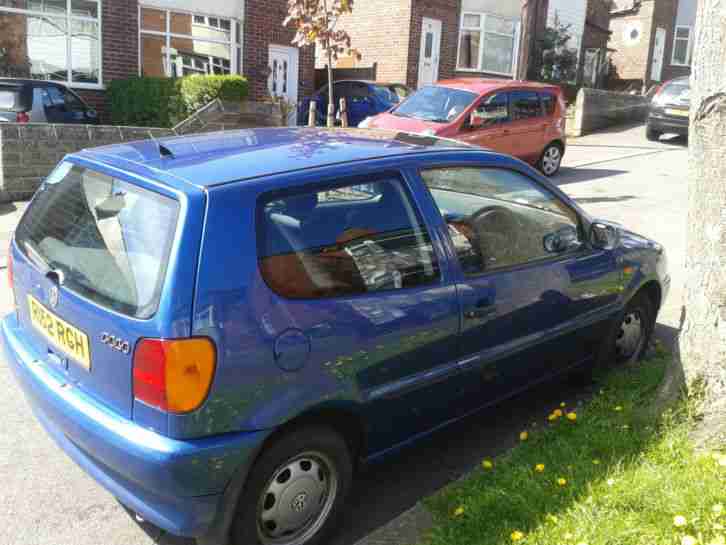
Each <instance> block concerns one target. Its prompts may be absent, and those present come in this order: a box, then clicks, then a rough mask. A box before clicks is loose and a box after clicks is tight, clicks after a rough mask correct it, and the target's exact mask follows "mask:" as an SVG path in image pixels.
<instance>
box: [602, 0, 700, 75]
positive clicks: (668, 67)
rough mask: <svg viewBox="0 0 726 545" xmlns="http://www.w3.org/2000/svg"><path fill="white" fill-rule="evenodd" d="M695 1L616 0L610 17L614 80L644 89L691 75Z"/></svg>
mask: <svg viewBox="0 0 726 545" xmlns="http://www.w3.org/2000/svg"><path fill="white" fill-rule="evenodd" d="M696 9H697V0H616V1H614V2H613V8H612V10H611V13H610V16H611V20H610V30H611V32H612V37H611V41H610V47H611V48H612V49H614V51H613V52H612V56H611V58H612V64H613V68H614V71H615V74H614V75H615V77H616V78H615V80H614V81H612V83H611V86H613V87H619V88H627V87H630V88H632V89H641V88H642V89H648V88H650V87H651V86H652V85H653V84H655V83H657V82H662V81H668V80H670V79H673V78H676V77H679V76H688V75H690V73H691V58H692V54H693V43H694V39H695V30H694V27H695V23H696Z"/></svg>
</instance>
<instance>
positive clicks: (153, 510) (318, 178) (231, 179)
mask: <svg viewBox="0 0 726 545" xmlns="http://www.w3.org/2000/svg"><path fill="white" fill-rule="evenodd" d="M160 145H161V146H163V147H164V148H165V150H166V151H165V156H164V157H161V155H160V148H159V146H160ZM67 160H68V161H70V162H73V163H75V164H78V165H81V166H87V167H89V168H93V169H95V170H97V171H99V172H103V173H105V174H108V175H110V176H115V177H118V178H120V179H123V180H126V181H129V182H130V183H134V184H137V185H139V186H140V187H144V188H146V189H149V190H151V191H155V192H157V193H161V194H163V195H166V196H168V197H170V198H172V199H174V200H176V201H177V202H178V203H179V221H178V227H177V230H176V233H175V235H174V241H173V244H172V249H171V253H170V257H169V267H168V270H167V271H166V278H165V282H164V287H163V292H162V296H161V301H160V305H159V308H158V310H157V312H156V313H155V314H154V315H153V316H152V317H151V318H149V319H147V320H137V319H131V318H127V317H124V316H121V315H118V314H116V313H113V312H110V311H107V312H103V309H100V308H99V307H97V306H96V305H94V304H93V303H91V302H90V301H88V300H85V299H83V298H82V297H80V296H77V295H75V294H73V293H71V292H69V293H65V292H64V293H63V295H62V303H61V305H62V306H59V308H58V311H59V313H61V315H63V316H64V317H65V319H67V320H69V321H73V323H74V324H75V325H77V326H78V327H80V328H81V329H83V330H84V331H86V332H87V333H88V334H89V336H90V337H92V338H95V337H97V336H99V335H100V334H101V333H102V332H104V331H112V332H119V333H120V334H122V335H123V336H124V337H126V338H131V339H134V340H135V339H140V338H144V337H158V338H185V337H189V336H207V337H209V338H211V339H213V340H214V342H215V344H216V347H217V370H216V374H215V376H214V381H213V384H212V387H211V389H210V393H209V396H208V398H207V399H206V401H205V402H204V403H203V405H202V406H201V407H200V408H199V409H197V410H195V411H193V412H191V413H189V414H183V415H174V414H167V413H164V412H162V411H159V410H157V409H154V408H152V407H149V406H147V405H145V404H143V403H141V402H139V401H136V400H134V399H133V395H132V394H131V390H130V381H131V380H132V379H131V367H130V356H128V355H127V356H126V359H125V360H124V359H123V357H122V355H120V354H112V353H110V352H109V353H100V352H99V353H97V354H95V355H94V357H95V358H104V363H111V364H112V365H99V366H98V369H97V370H98V373H96V374H94V373H93V372H92V373H91V374H90V375H89V374H88V373H85V374H83V373H81V372H79V371H78V370H74V366H73V365H72V364H68V365H67V366H66V367H65V368H59V367H54V365H53V361H54V359H53V358H51V357H50V355H49V353H48V352H49V351H48V349H47V343H45V342H44V341H43V339H42V338H41V337H40V336H39V335H38V334H37V333H34V332H33V331H32V328H30V327H29V326H28V325H27V324H28V316H27V312H28V311H27V305H26V304H25V302H24V301H23V299H24V295H21V296H20V297H19V299H18V305H17V311H16V312H14V313H12V314H11V315H9V316H8V317H6V318H5V319H4V321H3V322H2V340H3V345H4V348H5V353H6V356H7V360H8V361H9V362H10V366H11V367H12V369H13V371H14V373H15V375H16V377H17V379H18V382H19V383H20V384H21V386H22V388H23V389H24V391H25V393H26V396H27V397H28V399H29V401H30V403H31V405H32V406H33V409H34V411H35V412H36V414H37V416H38V419H39V420H40V421H41V423H42V424H43V426H44V427H45V428H46V429H47V430H48V432H49V434H50V435H51V436H52V437H53V438H54V439H55V440H56V442H57V443H58V444H59V446H60V447H61V448H62V449H63V450H64V451H65V452H67V453H68V454H69V456H71V457H72V458H73V459H74V460H75V461H76V462H77V463H78V464H79V465H81V466H82V467H83V468H84V469H85V470H86V471H87V472H88V473H90V474H91V475H92V476H93V477H94V478H96V479H97V480H98V481H99V482H100V483H101V484H102V485H103V486H105V487H106V488H107V489H109V490H110V491H111V492H112V493H113V494H114V495H116V496H117V497H118V498H119V499H120V500H121V501H122V502H123V503H124V504H125V505H127V506H129V508H131V509H132V510H134V511H136V512H138V513H140V514H141V515H142V516H143V517H144V518H146V519H147V520H150V521H151V522H153V523H154V524H156V525H158V526H160V527H162V528H164V529H166V530H168V531H170V532H172V533H174V534H178V535H185V536H203V535H209V534H210V533H213V534H216V535H224V534H225V532H226V526H227V525H228V524H229V513H230V509H231V508H232V507H233V505H234V503H235V502H236V500H237V494H238V493H239V490H240V489H241V487H242V484H243V483H244V479H245V476H246V474H247V470H248V469H249V468H250V466H251V465H252V464H253V463H254V460H255V457H256V456H257V453H258V452H259V450H260V449H261V448H263V445H264V442H265V440H267V438H268V437H270V435H271V434H273V433H274V432H275V430H278V429H279V428H280V426H282V425H285V424H286V423H288V422H290V421H291V420H294V419H296V418H298V417H300V416H301V415H305V414H311V413H319V412H320V411H326V412H327V413H331V412H334V413H337V414H341V415H346V418H350V419H352V421H354V422H356V423H359V424H360V426H361V428H362V432H363V434H364V436H365V442H364V444H363V451H362V452H361V453H360V455H361V457H362V458H367V459H369V460H373V459H377V458H380V457H381V456H382V455H384V454H387V453H389V452H391V451H393V450H396V449H398V448H400V447H401V446H403V445H405V444H407V443H409V442H411V441H413V440H415V439H417V438H418V437H420V436H422V435H425V434H427V433H430V432H431V431H432V430H434V429H437V428H438V427H441V426H442V425H445V424H447V423H448V422H450V421H452V420H455V419H458V418H461V417H463V416H465V415H467V414H470V413H471V412H473V411H476V410H479V409H480V408H481V407H483V406H486V405H490V404H492V403H495V402H497V401H498V400H500V399H502V398H504V397H508V396H510V395H513V394H514V393H516V392H518V391H520V390H523V389H525V388H527V387H528V386H530V385H532V384H533V383H535V382H538V381H541V380H545V379H547V378H549V377H551V376H554V375H557V374H560V373H563V372H566V371H567V370H568V369H569V368H571V367H573V366H576V365H586V364H588V363H589V362H592V360H593V359H594V357H595V354H596V353H597V349H598V346H599V344H600V342H601V341H602V339H603V338H604V336H605V335H606V333H607V332H608V331H609V330H610V327H611V326H612V324H613V319H614V318H615V317H616V316H617V315H618V313H620V312H621V311H622V309H623V308H624V306H625V305H626V304H627V302H628V301H629V300H630V299H631V298H632V297H633V295H634V294H635V293H637V292H638V290H640V289H641V288H642V287H643V286H644V285H646V284H648V283H654V285H657V287H658V290H659V292H660V294H661V299H662V298H664V297H665V296H666V294H667V291H668V285H669V279H668V276H667V271H666V270H665V267H666V263H665V258H664V254H663V252H662V248H660V247H659V246H658V245H657V244H655V243H653V242H651V241H649V240H647V239H644V238H642V237H639V236H637V235H634V234H632V233H629V232H627V231H624V230H623V231H622V238H621V241H620V244H619V245H618V247H617V248H614V249H613V250H599V249H594V248H591V247H589V245H587V244H586V245H584V246H583V247H582V249H581V250H580V251H579V252H577V253H574V254H568V255H566V256H562V257H556V258H552V259H547V260H544V261H542V262H538V263H536V264H534V265H529V264H528V265H526V266H521V267H515V268H513V269H507V270H502V271H500V272H495V273H489V274H484V275H481V276H479V277H474V278H472V277H467V276H465V274H464V272H463V270H462V268H461V266H460V264H459V262H458V260H457V258H456V251H455V248H454V247H453V245H452V242H451V239H450V237H449V234H448V229H447V224H446V222H445V221H444V219H443V218H442V217H441V214H440V213H439V210H438V208H437V207H436V204H435V203H434V201H433V199H432V197H431V194H430V193H429V192H428V190H427V189H426V187H425V185H424V184H423V182H422V180H421V178H420V175H419V171H420V170H421V169H424V168H433V167H443V166H472V165H476V166H487V167H493V168H505V169H512V170H516V171H518V172H520V173H522V174H524V175H525V176H528V177H529V178H530V179H532V180H534V181H535V182H536V183H537V184H540V185H541V186H542V187H543V188H546V189H547V190H548V191H550V192H551V193H553V194H554V195H556V196H557V197H558V198H559V199H561V201H562V202H563V203H565V204H566V205H567V206H569V207H571V208H572V209H573V211H575V212H577V214H578V216H579V217H580V218H581V221H582V225H581V228H582V230H583V233H584V232H585V231H586V230H587V229H588V226H589V223H590V222H591V219H590V218H589V217H588V216H587V215H586V214H585V213H584V212H583V211H582V210H580V209H579V207H578V206H577V205H576V204H575V203H574V202H572V201H571V200H570V199H569V198H568V197H567V196H566V195H564V194H563V193H562V192H561V191H560V190H559V189H557V188H556V187H554V186H553V185H552V184H551V183H550V182H549V181H547V180H546V179H545V178H543V177H542V176H540V175H539V174H538V173H536V172H535V171H534V170H533V169H531V168H530V167H529V166H527V165H525V164H524V163H522V162H521V161H518V160H516V159H513V158H510V157H506V156H502V155H499V154H495V153H491V152H487V151H483V150H479V149H474V148H469V147H461V146H459V145H456V144H455V143H449V142H446V141H441V140H434V139H430V138H424V137H417V136H412V135H395V134H393V133H390V134H387V133H382V132H370V131H360V130H359V131H353V132H347V131H338V130H335V131H324V130H319V129H310V130H296V129H260V130H246V131H235V132H231V133H220V134H210V135H200V136H192V137H187V138H168V139H161V140H158V141H147V142H136V143H131V144H120V145H116V146H110V147H105V148H97V149H96V150H89V151H85V152H81V153H78V154H75V155H72V156H69V157H68V158H67ZM382 175H385V176H386V177H389V178H395V179H397V180H399V181H400V183H401V184H402V186H403V187H404V188H405V192H406V193H407V194H408V195H409V197H410V199H411V202H412V203H413V205H414V206H415V210H416V213H417V214H418V216H419V217H420V218H421V221H422V222H423V224H424V225H425V227H426V229H427V231H428V234H429V236H430V239H431V246H432V251H433V255H434V256H435V259H436V261H437V263H438V265H439V268H440V279H439V280H438V281H436V282H434V283H431V284H427V285H423V286H419V287H417V288H409V289H406V290H401V291H396V290H392V291H384V292H371V293H365V294H362V295H355V296H348V297H335V298H327V299H316V300H311V299H300V300H291V299H285V298H284V297H282V296H281V295H279V294H277V293H276V292H274V291H273V290H272V289H271V288H270V287H269V286H268V285H267V283H266V282H265V280H264V278H263V277H262V275H261V273H260V269H259V266H258V255H259V250H258V233H257V227H256V223H257V219H258V216H257V214H258V204H259V203H260V202H263V201H264V200H265V199H266V198H268V197H269V196H270V195H277V194H281V193H284V192H286V191H294V190H295V189H298V188H302V187H310V186H314V187H316V188H319V189H320V190H323V189H327V188H330V187H335V186H336V185H343V184H349V185H354V184H357V183H368V181H369V180H371V179H374V178H375V177H377V176H382ZM29 210H30V209H29ZM11 252H12V256H13V258H14V272H15V292H16V296H17V295H18V294H25V293H36V294H37V296H38V297H39V298H40V297H42V294H43V293H44V292H45V290H47V287H48V286H47V285H46V281H47V279H44V278H41V279H38V274H37V271H35V269H34V268H33V265H31V263H30V262H29V261H28V259H27V258H25V257H24V255H23V253H22V252H21V251H20V250H19V249H18V248H17V246H16V245H14V244H13V245H12V246H11ZM469 315H473V316H475V317H476V319H475V320H473V321H472V320H470V319H467V318H466V316H469ZM114 358H115V359H114Z"/></svg>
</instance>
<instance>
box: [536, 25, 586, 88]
mask: <svg viewBox="0 0 726 545" xmlns="http://www.w3.org/2000/svg"><path fill="white" fill-rule="evenodd" d="M571 26H572V25H565V24H562V23H561V22H560V19H559V17H558V16H557V15H555V19H554V24H553V26H551V27H547V29H546V30H545V33H544V36H543V38H542V45H541V48H542V78H543V79H544V80H546V81H567V82H569V81H573V80H574V79H576V71H577V57H578V52H577V50H576V49H573V48H571V47H568V44H569V42H570V40H571V39H572V35H571V34H570V27H571Z"/></svg>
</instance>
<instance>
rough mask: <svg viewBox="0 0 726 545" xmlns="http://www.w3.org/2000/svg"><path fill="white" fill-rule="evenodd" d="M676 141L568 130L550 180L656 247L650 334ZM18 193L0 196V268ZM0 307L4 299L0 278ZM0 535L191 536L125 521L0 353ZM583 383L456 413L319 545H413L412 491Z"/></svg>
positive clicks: (674, 304) (673, 194)
mask: <svg viewBox="0 0 726 545" xmlns="http://www.w3.org/2000/svg"><path fill="white" fill-rule="evenodd" d="M687 158H688V153H687V149H686V146H685V143H684V142H683V141H678V140H675V141H664V142H661V143H657V144H654V143H650V142H647V141H646V140H645V137H644V129H643V127H625V128H618V129H614V130H610V131H608V132H604V133H599V134H597V135H591V136H587V137H584V138H579V139H573V140H571V142H570V145H569V148H568V150H567V154H566V156H565V163H564V166H563V169H562V172H561V173H560V175H559V176H557V177H556V178H555V179H554V182H555V183H556V184H557V185H559V186H560V187H561V188H562V189H563V190H564V191H565V192H567V193H568V194H570V195H571V196H573V197H574V198H575V199H576V200H577V201H578V202H579V203H580V204H581V205H582V206H583V207H584V208H585V209H586V210H587V211H588V212H590V213H591V214H593V215H595V216H597V217H602V218H607V219H611V220H615V221H619V222H622V223H623V224H625V225H626V226H628V227H629V228H630V229H632V230H634V231H636V232H639V233H641V234H644V235H646V236H649V237H652V238H654V239H656V240H658V241H660V242H661V243H663V244H664V245H665V246H666V249H667V251H668V256H669V262H670V268H671V271H672V275H673V288H672V290H671V295H670V297H669V299H668V300H667V301H666V302H665V305H664V308H663V310H662V312H661V315H660V316H659V326H658V334H659V335H661V336H664V337H668V336H670V337H672V336H673V335H675V332H676V329H677V327H678V326H679V316H680V308H681V304H682V296H683V278H684V271H683V268H684V255H685V228H686V203H687V174H688V173H687ZM23 207H24V203H16V204H14V205H0V267H4V265H5V252H6V248H7V242H5V241H6V240H8V239H9V233H10V232H11V231H12V229H13V228H14V225H15V224H16V223H17V220H18V218H19V215H20V213H21V212H22V208H23ZM0 285H1V286H2V288H0V313H2V314H4V313H5V312H7V311H8V310H9V309H10V305H11V300H10V293H9V290H8V289H6V288H5V285H6V283H5V281H4V279H2V280H0ZM0 391H2V392H3V395H2V396H0V414H2V415H3V417H4V418H3V420H4V425H3V432H2V433H0V544H7V545H99V544H103V545H151V544H160V545H193V541H191V540H183V539H178V538H174V537H172V536H168V535H164V534H163V533H162V532H160V531H159V530H157V529H155V528H153V527H150V526H148V525H145V524H140V523H138V522H137V521H135V520H134V519H133V518H132V517H130V516H129V514H128V513H127V512H126V511H125V510H124V509H123V508H122V507H121V506H120V505H119V504H118V503H117V502H116V501H115V500H114V499H113V497H111V495H110V494H108V493H107V492H105V491H104V490H103V489H102V488H101V487H99V486H98V485H97V484H96V483H95V482H94V481H93V480H92V479H91V478H89V477H88V476H86V474H85V473H83V472H82V471H81V470H80V469H79V468H78V467H76V465H75V464H74V463H72V462H71V461H70V460H69V459H68V458H67V457H66V456H65V455H64V454H63V453H62V452H60V451H59V450H58V449H57V448H56V447H55V446H54V444H53V443H52V441H51V440H50V439H49V438H48V436H47V435H46V434H45V432H43V430H42V429H41V428H40V426H39V425H38V424H37V423H36V421H35V419H34V418H33V416H32V414H31V412H30V409H29V407H28V405H27V403H26V402H25V399H24V398H23V396H22V394H21V393H20V391H19V389H18V388H17V386H16V385H15V382H14V379H13V378H12V376H11V372H10V370H9V369H8V368H7V366H6V364H5V362H4V361H1V360H0ZM590 394H591V392H590V391H589V389H588V388H583V387H582V386H576V385H573V384H571V383H569V382H567V381H562V382H558V383H551V384H547V385H543V386H541V387H539V388H537V389H535V390H533V391H530V392H528V393H526V394H523V395H521V396H519V397H517V398H515V399H512V400H509V401H507V402H505V403H502V404H500V405H498V406H497V407H495V408H493V409H490V410H487V411H485V412H482V413H481V414H478V415H475V416H472V417H469V418H467V419H464V420H462V421H460V422H458V423H456V424H454V425H452V426H450V427H449V428H447V429H444V430H441V431H440V432H437V433H436V434H434V435H432V436H430V437H428V438H426V439H424V440H422V441H421V442H419V443H418V444H416V445H414V446H412V447H410V448H408V449H406V450H404V451H402V452H401V453H399V454H398V455H396V456H394V457H393V458H390V459H388V460H386V461H384V462H381V463H379V464H377V465H375V466H372V467H370V468H368V469H367V471H366V472H365V473H364V474H363V475H361V476H360V477H359V478H358V480H357V482H356V484H355V488H354V490H353V494H352V498H351V501H350V505H349V507H348V509H347V511H346V513H345V516H344V517H343V520H342V521H341V524H340V527H339V529H338V533H337V536H336V537H335V538H334V539H333V540H332V541H331V542H330V543H329V545H353V544H356V545H393V544H395V545H415V544H416V543H417V542H418V541H419V537H420V536H421V535H422V533H424V532H425V531H426V529H427V528H429V527H430V524H431V519H430V516H429V515H428V513H427V512H426V510H425V508H423V507H422V506H421V503H420V500H421V499H422V498H425V497H426V496H428V495H430V494H433V493H434V492H436V491H437V490H439V489H440V488H441V487H443V486H445V485H446V484H448V483H450V482H451V481H453V480H456V479H458V478H460V477H462V476H464V475H466V474H467V473H468V472H469V471H471V470H472V468H474V467H476V466H477V465H478V463H479V461H480V460H481V459H482V458H492V457H495V456H497V455H499V454H501V453H503V452H505V451H506V450H507V449H509V448H511V447H512V446H513V445H515V444H516V443H517V436H518V434H519V432H520V431H521V430H522V429H523V428H524V427H527V426H533V425H534V424H533V422H535V420H541V415H542V414H546V412H545V411H548V410H550V409H551V407H552V406H554V405H555V404H559V402H561V401H567V402H568V404H570V405H577V404H582V403H584V402H585V401H586V400H587V399H588V398H589V396H590Z"/></svg>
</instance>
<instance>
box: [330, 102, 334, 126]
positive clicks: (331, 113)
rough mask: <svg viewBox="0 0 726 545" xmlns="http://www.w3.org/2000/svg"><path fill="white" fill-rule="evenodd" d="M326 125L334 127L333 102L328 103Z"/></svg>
mask: <svg viewBox="0 0 726 545" xmlns="http://www.w3.org/2000/svg"><path fill="white" fill-rule="evenodd" d="M328 127H335V104H328Z"/></svg>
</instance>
